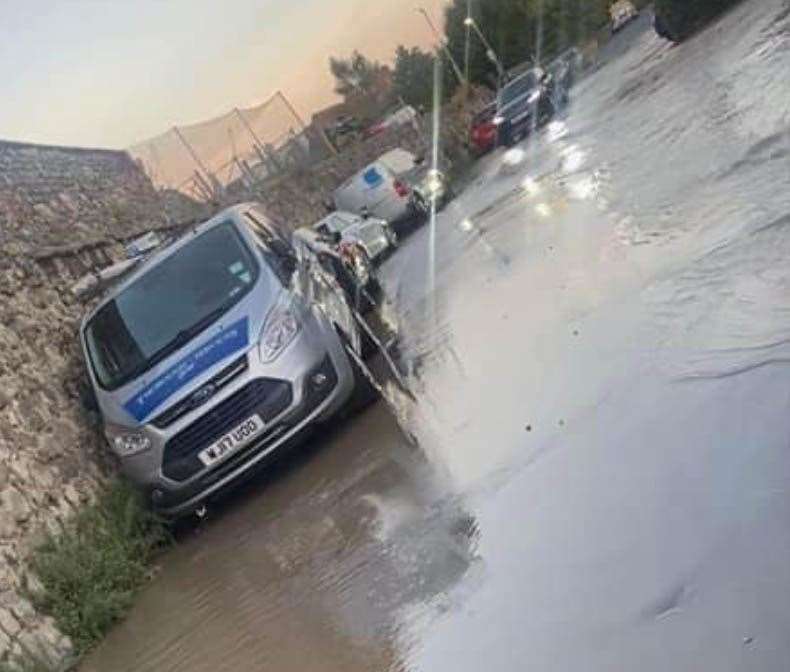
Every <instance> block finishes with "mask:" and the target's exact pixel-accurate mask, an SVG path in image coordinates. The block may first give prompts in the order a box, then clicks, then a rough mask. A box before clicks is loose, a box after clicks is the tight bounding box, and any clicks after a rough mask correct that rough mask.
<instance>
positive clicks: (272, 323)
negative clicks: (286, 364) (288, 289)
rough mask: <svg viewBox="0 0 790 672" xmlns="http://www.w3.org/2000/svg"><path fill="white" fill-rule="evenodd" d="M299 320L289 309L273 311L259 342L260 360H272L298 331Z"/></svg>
mask: <svg viewBox="0 0 790 672" xmlns="http://www.w3.org/2000/svg"><path fill="white" fill-rule="evenodd" d="M299 328H300V327H299V321H298V320H297V319H296V317H295V316H294V314H293V313H292V312H291V311H290V310H287V309H285V310H278V311H275V312H274V313H273V314H272V315H271V316H270V317H269V319H268V320H266V324H265V325H264V327H263V331H262V332H261V338H260V343H259V347H258V349H259V351H260V355H261V361H262V362H263V363H264V364H268V363H269V362H273V361H274V360H275V359H277V357H279V356H280V353H282V351H283V350H285V348H287V347H288V346H289V345H290V344H291V342H292V341H293V340H294V338H296V335H297V334H298V333H299Z"/></svg>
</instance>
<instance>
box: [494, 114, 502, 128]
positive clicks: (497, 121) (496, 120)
mask: <svg viewBox="0 0 790 672" xmlns="http://www.w3.org/2000/svg"><path fill="white" fill-rule="evenodd" d="M504 123H505V118H504V117H503V116H501V115H497V116H495V117H494V119H493V124H494V126H501V125H502V124H504Z"/></svg>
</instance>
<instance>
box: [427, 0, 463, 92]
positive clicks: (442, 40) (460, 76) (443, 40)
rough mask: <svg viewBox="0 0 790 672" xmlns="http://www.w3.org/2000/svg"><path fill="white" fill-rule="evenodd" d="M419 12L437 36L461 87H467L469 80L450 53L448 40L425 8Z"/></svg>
mask: <svg viewBox="0 0 790 672" xmlns="http://www.w3.org/2000/svg"><path fill="white" fill-rule="evenodd" d="M417 11H418V12H419V13H420V14H422V15H423V16H424V17H425V21H426V22H427V23H428V25H429V26H430V28H431V30H432V31H433V34H434V35H435V36H436V39H437V40H439V45H440V48H441V49H442V51H444V53H445V54H446V55H447V58H448V59H449V61H450V64H451V65H452V66H453V72H454V73H455V76H456V77H457V78H458V83H459V84H460V85H461V86H466V84H467V82H468V80H466V79H465V78H464V73H463V72H461V68H460V67H459V66H458V62H457V61H456V60H455V58H454V57H453V54H452V52H451V51H450V48H449V47H448V46H447V38H446V37H445V36H444V35H442V34H441V33H440V32H439V31H438V29H437V28H436V26H435V25H434V23H433V21H432V20H431V16H430V14H428V10H427V9H425V8H424V7H418V8H417Z"/></svg>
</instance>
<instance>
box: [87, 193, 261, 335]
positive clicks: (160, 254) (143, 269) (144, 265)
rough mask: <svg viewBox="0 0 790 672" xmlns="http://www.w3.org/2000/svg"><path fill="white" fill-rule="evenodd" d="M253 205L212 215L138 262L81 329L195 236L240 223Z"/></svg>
mask: <svg viewBox="0 0 790 672" xmlns="http://www.w3.org/2000/svg"><path fill="white" fill-rule="evenodd" d="M255 205H257V203H240V204H238V205H234V206H232V207H230V208H226V209H225V210H223V211H222V212H219V213H217V214H216V215H214V216H213V217H212V218H211V219H208V220H206V221H205V222H202V223H201V224H197V225H196V226H193V227H191V228H190V229H189V230H188V231H187V232H186V233H183V234H182V235H181V236H179V237H178V238H176V239H175V240H173V241H171V242H170V243H169V244H166V245H165V246H163V247H161V248H159V249H157V250H154V251H153V252H152V253H151V254H150V255H148V256H147V257H145V258H144V259H143V260H142V261H140V263H139V264H138V265H137V266H136V267H135V269H134V270H133V271H132V272H131V273H129V274H128V275H126V276H125V277H124V278H123V280H122V281H121V282H119V283H117V284H116V285H113V286H112V287H111V288H110V289H109V290H108V291H107V292H106V293H105V294H104V296H102V298H101V301H99V303H98V304H97V305H96V306H95V307H94V308H93V310H91V311H89V312H88V313H87V314H86V315H85V317H84V318H83V320H82V327H83V328H84V326H85V325H86V324H87V323H88V322H89V321H90V320H91V319H92V318H93V316H94V315H96V313H98V312H99V311H100V310H101V309H102V308H103V307H104V306H106V305H107V304H108V303H110V301H112V300H113V299H115V298H117V297H118V296H119V295H120V294H121V293H122V292H123V291H124V290H125V289H127V288H128V287H129V286H130V285H131V284H133V283H134V282H135V281H136V280H138V279H139V278H141V277H142V276H144V275H145V274H146V273H147V272H148V271H149V270H150V269H151V268H154V267H155V266H157V265H158V264H160V263H161V262H162V261H164V260H165V259H167V258H168V257H170V256H172V255H173V254H175V253H176V252H177V251H178V250H180V249H181V248H182V247H185V246H186V245H188V244H189V242H190V240H192V239H193V238H194V237H195V236H198V235H200V234H203V233H205V232H206V231H209V230H211V229H213V228H214V227H216V226H219V225H220V224H223V223H225V222H227V221H228V220H230V221H232V222H233V223H234V224H239V223H242V219H241V216H242V215H243V214H244V213H245V212H247V211H248V210H249V209H250V208H251V207H253V206H255Z"/></svg>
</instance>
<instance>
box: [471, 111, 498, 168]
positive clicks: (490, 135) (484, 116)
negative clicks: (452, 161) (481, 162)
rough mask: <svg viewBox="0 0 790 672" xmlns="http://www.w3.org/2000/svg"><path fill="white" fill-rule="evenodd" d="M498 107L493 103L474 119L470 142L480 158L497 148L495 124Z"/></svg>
mask: <svg viewBox="0 0 790 672" xmlns="http://www.w3.org/2000/svg"><path fill="white" fill-rule="evenodd" d="M496 110H497V105H496V103H491V104H490V105H487V106H486V107H485V108H483V109H482V110H481V111H480V112H478V113H477V114H476V115H475V116H474V118H473V119H472V126H471V129H470V132H469V142H470V145H471V147H472V151H473V152H474V153H475V154H477V155H478V156H482V155H483V154H487V153H488V152H490V151H491V150H492V149H494V148H495V147H496V144H497V127H496V124H494V117H495V116H496Z"/></svg>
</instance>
